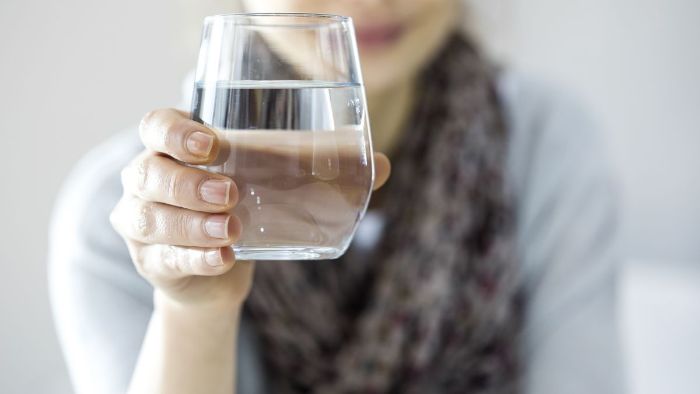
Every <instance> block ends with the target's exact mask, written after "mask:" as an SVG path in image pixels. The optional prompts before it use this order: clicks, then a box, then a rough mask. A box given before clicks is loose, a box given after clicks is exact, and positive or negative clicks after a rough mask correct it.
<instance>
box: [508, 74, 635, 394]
mask: <svg viewBox="0 0 700 394" xmlns="http://www.w3.org/2000/svg"><path fill="white" fill-rule="evenodd" d="M511 87H512V85H511ZM552 93H553V92H551V91H542V90H538V89H537V88H535V89H532V87H528V88H527V89H524V88H523V86H522V85H521V86H520V89H519V90H517V89H516V90H512V91H510V93H509V94H510V97H514V100H515V101H516V102H517V103H520V104H519V105H518V106H514V107H518V108H516V109H515V110H514V113H512V114H511V116H512V118H513V119H514V121H513V122H512V123H513V125H514V127H515V130H514V144H513V146H512V148H513V149H515V150H516V151H517V152H513V154H512V155H511V156H512V157H513V158H514V159H513V161H512V163H511V167H512V173H513V178H514V184H515V187H516V190H517V194H518V196H519V203H518V212H519V215H518V222H519V224H518V239H517V241H518V248H519V251H520V256H521V262H520V264H521V268H522V271H521V274H522V275H521V276H522V284H523V292H524V294H525V299H526V305H525V321H524V332H523V339H524V341H523V346H524V348H523V355H524V359H523V363H524V366H525V369H526V371H525V372H526V374H525V388H526V392H527V393H533V394H578V393H581V394H584V393H611V394H612V393H620V392H622V390H623V388H622V381H623V376H622V368H621V359H620V354H619V352H620V346H619V338H618V322H617V294H616V278H617V270H618V264H619V262H620V256H619V254H618V252H619V251H618V247H617V244H618V239H619V231H618V220H617V218H618V210H617V200H616V197H617V196H616V191H615V188H614V182H613V177H612V175H611V168H610V166H609V162H608V161H607V157H606V156H605V152H604V149H603V146H602V144H601V142H600V140H599V138H600V136H599V135H598V134H597V127H596V126H595V125H594V124H593V122H591V120H590V119H589V118H588V117H587V116H586V115H585V114H583V113H582V112H581V111H580V109H579V106H578V104H577V103H576V102H575V101H573V100H571V99H570V98H568V97H567V96H566V95H562V94H559V93H557V94H552ZM518 111H520V112H519V113H518Z"/></svg>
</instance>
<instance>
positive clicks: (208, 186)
mask: <svg viewBox="0 0 700 394" xmlns="http://www.w3.org/2000/svg"><path fill="white" fill-rule="evenodd" d="M230 190H231V182H229V181H220V180H218V179H209V180H207V181H204V182H203V183H202V184H201V185H200V186H199V195H200V196H201V197H202V200H204V201H206V202H208V203H211V204H218V205H226V204H228V199H229V192H230Z"/></svg>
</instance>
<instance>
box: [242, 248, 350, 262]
mask: <svg viewBox="0 0 700 394" xmlns="http://www.w3.org/2000/svg"><path fill="white" fill-rule="evenodd" d="M233 251H234V252H235V254H236V260H328V259H337V258H338V257H340V256H342V255H343V251H342V250H340V249H337V248H322V247H317V248H314V247H299V246H276V247H249V246H242V247H234V248H233Z"/></svg>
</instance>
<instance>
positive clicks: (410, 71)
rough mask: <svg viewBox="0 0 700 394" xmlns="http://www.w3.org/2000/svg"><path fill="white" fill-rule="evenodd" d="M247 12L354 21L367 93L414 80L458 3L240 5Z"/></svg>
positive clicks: (281, 0)
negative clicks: (323, 15)
mask: <svg viewBox="0 0 700 394" xmlns="http://www.w3.org/2000/svg"><path fill="white" fill-rule="evenodd" d="M243 6H244V8H245V10H246V11H248V12H314V13H328V14H339V15H346V16H350V17H352V18H353V21H354V23H355V31H356V34H357V44H358V46H359V51H360V59H361V62H362V73H363V77H364V81H365V87H366V89H367V90H368V92H369V93H372V92H377V91H383V90H386V89H390V88H391V87H393V86H396V85H397V84H399V83H402V82H405V81H406V80H408V79H410V78H413V77H414V76H415V75H416V74H417V72H418V71H419V69H420V68H421V67H422V66H423V65H424V64H425V63H427V62H428V61H430V59H431V58H432V56H433V55H434V54H435V52H436V51H437V50H438V49H439V48H440V45H441V44H442V43H443V42H444V40H445V39H446V38H447V36H448V35H449V33H450V32H451V31H452V30H453V28H454V26H455V23H456V20H457V18H456V17H457V15H458V14H459V13H458V10H457V9H458V7H457V0H243Z"/></svg>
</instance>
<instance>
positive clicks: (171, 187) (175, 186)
mask: <svg viewBox="0 0 700 394" xmlns="http://www.w3.org/2000/svg"><path fill="white" fill-rule="evenodd" d="M183 178H184V175H183V172H182V170H181V169H178V170H176V171H171V172H169V173H168V174H167V175H166V179H165V182H164V184H165V188H166V190H165V195H166V196H167V197H168V198H169V199H170V200H171V201H176V200H177V199H178V196H179V195H180V189H181V188H182V186H181V185H182V183H183V180H184V179H183Z"/></svg>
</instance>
